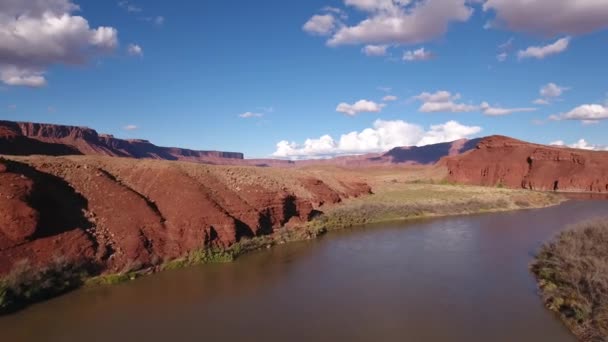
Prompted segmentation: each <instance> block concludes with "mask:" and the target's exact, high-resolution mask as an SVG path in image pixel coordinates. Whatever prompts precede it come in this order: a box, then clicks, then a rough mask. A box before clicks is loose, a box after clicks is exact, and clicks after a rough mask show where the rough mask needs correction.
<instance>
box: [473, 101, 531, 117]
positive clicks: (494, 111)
mask: <svg viewBox="0 0 608 342" xmlns="http://www.w3.org/2000/svg"><path fill="white" fill-rule="evenodd" d="M479 109H480V110H481V112H482V113H483V115H487V116H502V115H509V114H513V113H522V112H533V111H535V110H536V108H501V107H492V106H490V104H489V103H487V102H482V103H481V105H480V106H479Z"/></svg>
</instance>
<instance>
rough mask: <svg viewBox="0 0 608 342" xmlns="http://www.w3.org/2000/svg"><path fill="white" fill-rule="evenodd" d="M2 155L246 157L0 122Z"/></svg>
mask: <svg viewBox="0 0 608 342" xmlns="http://www.w3.org/2000/svg"><path fill="white" fill-rule="evenodd" d="M0 154H7V155H32V154H40V155H55V156H59V155H77V154H85V155H102V156H113V157H130V158H137V159H143V158H148V159H164V160H188V161H196V162H205V163H219V162H221V161H222V160H223V159H243V154H242V153H236V152H220V151H194V150H188V149H182V148H174V147H159V146H156V145H154V144H152V143H150V142H148V141H146V140H123V139H117V138H114V137H113V136H112V135H108V134H101V135H100V134H98V133H97V132H96V131H95V130H93V129H90V128H87V127H76V126H64V125H52V124H40V123H31V122H11V121H0Z"/></svg>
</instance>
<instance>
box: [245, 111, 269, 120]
mask: <svg viewBox="0 0 608 342" xmlns="http://www.w3.org/2000/svg"><path fill="white" fill-rule="evenodd" d="M263 116H264V114H262V113H254V112H245V113H243V114H239V118H243V119H250V118H261V117H263Z"/></svg>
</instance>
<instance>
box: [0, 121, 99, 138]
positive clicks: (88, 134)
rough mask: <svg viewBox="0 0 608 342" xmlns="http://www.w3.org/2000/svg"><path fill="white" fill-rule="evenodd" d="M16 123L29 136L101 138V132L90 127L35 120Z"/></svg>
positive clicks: (23, 133) (22, 132)
mask: <svg viewBox="0 0 608 342" xmlns="http://www.w3.org/2000/svg"><path fill="white" fill-rule="evenodd" d="M3 123H4V122H3ZM16 124H17V126H18V127H19V129H20V131H21V134H22V135H24V136H26V137H28V138H37V139H42V140H55V139H74V140H75V139H85V140H96V139H99V134H97V131H95V130H94V129H91V128H88V127H78V126H65V125H52V124H43V123H33V122H16Z"/></svg>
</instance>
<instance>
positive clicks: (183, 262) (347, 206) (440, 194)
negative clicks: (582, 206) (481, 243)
mask: <svg viewBox="0 0 608 342" xmlns="http://www.w3.org/2000/svg"><path fill="white" fill-rule="evenodd" d="M369 180H370V182H371V183H372V184H373V190H374V193H373V194H371V195H368V196H362V197H359V198H352V199H347V200H344V201H343V202H342V203H339V204H336V205H333V206H330V207H328V208H327V209H326V210H325V212H324V213H323V214H321V215H319V216H317V217H315V218H314V219H312V220H311V221H310V222H308V223H305V224H301V225H299V226H295V227H289V228H286V227H283V228H280V229H276V230H275V231H274V232H273V233H272V234H268V235H261V236H257V237H244V238H242V239H241V240H240V241H238V242H236V243H234V244H232V245H231V246H230V247H227V248H218V247H214V248H203V249H200V250H195V251H193V252H190V253H188V254H187V255H185V256H183V257H180V258H176V259H172V260H169V261H166V262H164V263H162V264H159V265H156V266H153V267H146V268H137V267H136V266H133V267H129V268H125V269H124V270H123V271H121V272H118V273H111V274H103V275H96V274H95V273H94V272H91V271H90V268H87V267H82V266H78V267H76V266H73V265H68V264H66V263H65V262H58V263H56V267H55V266H54V265H55V264H53V265H51V266H49V267H46V268H44V269H39V270H35V269H34V268H32V267H31V266H30V265H25V266H24V267H21V268H17V269H15V270H14V271H13V272H11V273H10V274H9V275H8V276H7V277H6V278H5V279H4V280H2V281H0V312H11V311H14V310H16V309H19V308H21V307H23V306H24V305H26V304H28V303H31V302H35V301H39V300H44V299H47V298H50V297H52V296H55V295H58V294H61V293H64V292H66V291H69V290H71V289H74V288H77V287H80V286H83V285H84V286H96V285H111V284H116V283H120V282H124V281H130V280H133V279H136V278H138V277H141V276H144V275H147V274H151V273H156V272H159V271H162V270H166V269H174V268H183V267H187V266H192V265H198V264H205V263H217V262H231V261H233V260H235V259H236V258H238V257H239V256H240V255H243V254H245V253H247V252H249V251H252V250H258V249H262V248H271V247H272V246H274V245H278V244H284V243H287V242H292V241H301V240H310V239H313V238H315V237H317V236H319V235H321V234H323V233H324V232H326V231H328V230H335V229H342V228H347V227H351V226H356V225H364V224H371V223H379V222H387V221H401V220H407V219H415V218H424V217H440V216H449V215H463V214H476V213H485V212H498V211H507V210H518V209H531V208H541V207H546V206H551V205H556V204H559V203H560V202H561V201H562V200H563V199H562V198H561V197H560V196H557V195H555V194H552V193H541V192H533V191H525V190H509V189H501V188H487V187H476V186H462V185H452V184H446V183H443V184H434V183H433V182H431V181H425V182H421V181H409V180H408V181H402V180H399V179H394V178H391V179H385V178H384V177H380V178H374V179H369ZM62 270H68V271H66V272H63V271H62Z"/></svg>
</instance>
